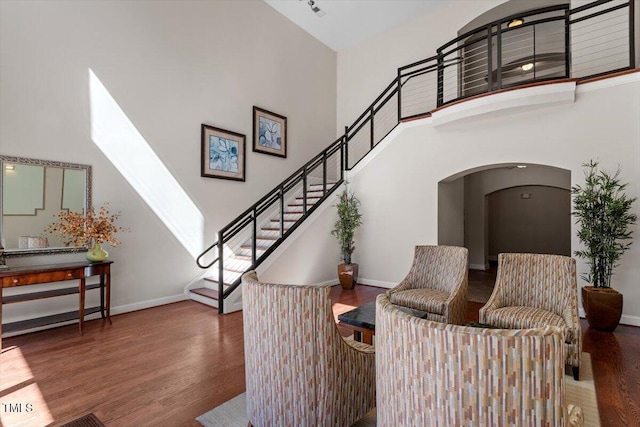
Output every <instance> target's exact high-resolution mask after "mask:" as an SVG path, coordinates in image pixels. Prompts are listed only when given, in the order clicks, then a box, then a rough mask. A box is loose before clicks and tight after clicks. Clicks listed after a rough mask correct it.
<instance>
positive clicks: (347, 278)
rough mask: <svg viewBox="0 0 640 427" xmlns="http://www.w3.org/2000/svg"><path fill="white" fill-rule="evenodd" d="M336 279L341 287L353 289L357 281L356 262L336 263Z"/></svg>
mask: <svg viewBox="0 0 640 427" xmlns="http://www.w3.org/2000/svg"><path fill="white" fill-rule="evenodd" d="M338 280H339V281H340V285H341V286H342V289H353V288H354V287H355V286H356V283H357V282H358V264H355V263H353V264H340V265H338Z"/></svg>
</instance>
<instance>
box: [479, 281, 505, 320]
mask: <svg viewBox="0 0 640 427" xmlns="http://www.w3.org/2000/svg"><path fill="white" fill-rule="evenodd" d="M497 286H498V285H497V284H496V285H495V286H494V288H493V292H491V296H490V297H489V300H488V301H487V303H486V304H485V305H483V306H482V307H481V308H480V312H479V321H480V323H485V318H484V316H485V313H487V312H489V311H493V310H496V309H498V308H500V307H502V301H501V298H500V296H499V295H498V293H497V292H496V287H497Z"/></svg>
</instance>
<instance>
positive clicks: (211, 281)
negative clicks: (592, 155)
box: [190, 0, 635, 313]
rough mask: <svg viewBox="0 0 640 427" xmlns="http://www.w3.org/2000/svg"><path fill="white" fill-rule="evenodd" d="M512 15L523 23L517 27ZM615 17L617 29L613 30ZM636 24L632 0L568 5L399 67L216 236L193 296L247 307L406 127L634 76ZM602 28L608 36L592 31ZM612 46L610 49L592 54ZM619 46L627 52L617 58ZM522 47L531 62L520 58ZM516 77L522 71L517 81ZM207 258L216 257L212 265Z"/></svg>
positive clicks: (479, 32) (497, 24)
mask: <svg viewBox="0 0 640 427" xmlns="http://www.w3.org/2000/svg"><path fill="white" fill-rule="evenodd" d="M514 18H518V19H519V20H520V21H521V24H519V25H517V26H510V22H511V20H512V19H514ZM614 18H615V24H610V23H609V21H611V20H612V19H614ZM633 20H634V8H633V0H628V1H623V2H622V3H620V0H616V1H613V0H598V1H595V2H593V3H589V4H586V5H583V6H580V7H577V8H574V9H569V6H568V5H566V4H563V5H555V6H549V7H545V8H541V9H536V10H531V11H528V12H526V13H520V14H518V15H517V16H511V17H505V18H503V19H500V20H497V21H494V22H492V23H491V24H488V25H485V26H483V27H480V28H477V29H475V30H472V31H469V32H467V33H465V34H463V35H461V36H459V37H457V38H456V39H454V40H452V41H450V42H448V43H446V44H445V45H443V46H442V47H440V48H439V49H438V50H437V54H436V55H435V56H432V57H430V58H427V59H424V60H422V61H418V62H414V63H413V64H409V65H406V66H404V67H400V68H398V75H397V77H396V78H395V79H393V80H392V81H391V83H390V84H389V85H388V86H387V87H386V88H385V90H384V91H383V92H382V93H381V94H380V95H379V96H378V97H377V98H376V100H375V101H374V102H373V103H372V104H371V105H370V106H369V107H368V108H367V109H366V110H365V111H364V112H363V113H362V114H361V115H360V117H358V119H357V120H356V121H355V122H354V123H353V124H352V125H351V126H348V127H345V132H344V135H342V136H341V137H340V138H339V139H337V140H336V141H335V142H333V143H332V144H331V145H329V146H328V147H327V148H326V149H324V150H323V151H322V152H320V153H319V154H318V155H316V156H315V157H314V158H312V159H311V160H310V161H309V162H307V163H306V164H305V165H304V166H302V167H301V168H300V169H298V170H297V171H296V172H295V173H293V174H292V175H291V176H289V177H288V178H287V179H286V180H284V181H283V182H282V183H280V184H279V185H278V186H277V187H276V188H274V189H273V190H271V191H270V192H269V193H268V194H267V195H265V196H264V197H263V198H262V199H260V200H259V201H258V202H257V203H255V204H254V205H253V206H251V207H250V208H249V209H247V210H246V211H245V212H243V213H242V214H241V215H239V216H238V217H237V218H235V219H234V220H233V221H231V222H230V223H229V224H228V225H227V226H226V227H224V228H223V229H222V230H220V231H219V232H218V236H217V241H216V243H214V244H212V245H211V246H209V247H208V248H207V249H206V250H205V251H204V252H203V253H202V254H201V255H200V256H199V257H198V258H197V260H196V263H197V264H198V266H199V267H201V268H203V269H207V270H209V269H211V268H212V267H214V266H215V267H214V268H213V271H212V274H211V275H207V277H206V278H204V279H203V280H202V283H200V285H199V286H197V287H196V288H195V289H190V294H191V295H192V298H193V299H195V300H198V301H200V302H203V303H205V304H209V305H212V306H214V307H217V308H218V312H219V313H225V300H226V299H227V298H229V297H232V298H231V301H230V302H233V303H235V304H236V306H235V307H234V308H235V309H239V308H238V307H241V295H239V293H237V292H236V293H235V294H234V290H235V289H237V287H238V286H239V285H240V277H241V276H242V274H243V273H244V272H245V271H247V270H250V269H254V268H256V267H257V266H258V265H260V263H262V262H263V261H264V260H265V259H266V258H267V257H268V256H269V255H270V254H271V253H272V252H273V251H274V250H275V249H276V248H277V247H278V246H279V245H280V244H281V243H282V242H283V241H284V240H285V239H286V238H287V237H288V236H290V235H291V233H292V232H293V231H294V230H295V229H296V228H297V227H298V226H299V225H300V224H301V223H302V222H303V221H304V220H305V219H306V218H308V217H309V215H311V214H312V213H313V211H314V210H315V209H316V208H318V206H320V205H321V204H322V203H323V202H324V201H325V200H326V199H327V198H328V197H329V196H330V195H331V194H332V193H333V192H334V191H335V190H336V189H337V188H338V187H339V186H340V185H341V184H342V183H343V181H344V173H345V171H349V170H351V169H353V168H354V167H355V166H356V165H357V164H358V162H360V160H362V159H363V158H364V157H365V156H366V155H367V154H368V153H369V152H371V150H373V149H374V148H375V147H376V146H377V145H378V144H379V143H380V142H381V141H382V140H383V139H384V138H386V137H387V135H389V133H391V131H392V130H393V129H394V128H395V127H396V126H397V125H398V124H399V123H401V122H403V121H409V120H413V119H417V118H422V117H429V116H431V113H432V112H434V111H436V110H439V109H440V108H441V107H443V106H445V105H451V104H454V103H457V102H459V101H461V100H463V99H464V100H467V99H471V98H474V97H481V96H484V95H485V94H487V93H491V92H496V91H503V90H505V89H507V88H515V87H518V86H523V85H533V84H536V83H539V82H540V81H543V80H552V79H566V78H575V79H578V80H586V79H589V78H594V77H598V76H602V75H606V74H611V73H615V72H623V71H625V70H633V69H634V67H635V57H634V53H635V49H634V45H633V40H634V33H633V31H634V27H633ZM550 23H553V24H554V26H553V28H554V32H553V34H546V35H547V37H546V40H544V41H545V43H542V42H540V40H542V39H543V37H538V42H540V43H537V42H536V38H535V37H533V38H532V37H531V34H535V32H536V30H538V31H539V33H540V34H544V33H545V31H546V32H547V33H548V32H549V31H548V30H545V28H546V27H545V26H548V24H550ZM603 24H606V28H608V30H607V31H598V32H595V31H593V29H594V28H601V27H602V26H603ZM551 36H553V37H551ZM523 40H524V41H523ZM494 41H496V43H494ZM523 43H524V44H523ZM605 43H606V44H607V46H609V48H608V49H603V50H599V51H598V50H594V51H590V50H589V49H585V48H584V46H585V45H590V44H591V45H593V44H596V45H603V44H605ZM614 47H615V51H616V52H620V53H619V54H616V55H612V54H610V52H611V51H613V50H614V49H613V48H614ZM523 49H524V51H525V53H526V55H525V56H523V57H518V56H517V55H519V53H518V52H520V51H522V50H523ZM548 51H553V52H555V53H554V54H553V55H552V56H553V58H552V59H553V61H554V62H553V64H551V66H550V65H549V64H546V65H545V63H544V62H545V61H543V59H545V60H546V62H549V61H550V59H549V58H550V57H549V58H548V56H549V55H548ZM514 55H515V56H514ZM545 55H547V56H545ZM492 58H494V59H493V60H492ZM521 62H522V64H521ZM483 63H484V64H485V65H484V66H483V65H474V66H471V64H483ZM521 65H522V67H520V66H521ZM524 65H526V66H527V67H526V68H525V67H524ZM514 67H515V68H514ZM545 67H546V68H545ZM513 70H517V73H516V75H517V78H516V79H515V80H514V77H513V76H512V74H513V72H512V71H513ZM550 70H551V71H550ZM510 73H511V74H510ZM205 257H208V258H211V257H213V259H212V260H210V261H209V262H205V261H204V258H205Z"/></svg>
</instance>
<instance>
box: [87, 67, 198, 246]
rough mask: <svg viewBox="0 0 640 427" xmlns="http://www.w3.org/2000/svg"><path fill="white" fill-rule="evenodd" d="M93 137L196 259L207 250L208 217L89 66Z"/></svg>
mask: <svg viewBox="0 0 640 427" xmlns="http://www.w3.org/2000/svg"><path fill="white" fill-rule="evenodd" d="M89 95H90V104H91V139H92V140H93V142H94V143H95V144H96V145H97V146H98V148H100V150H102V152H103V153H104V154H105V155H106V156H107V158H108V159H109V160H110V161H111V163H113V165H114V166H115V167H116V169H118V171H119V172H120V173H121V174H122V176H123V177H124V178H125V179H126V180H127V181H128V182H129V184H131V186H132V187H133V188H134V189H135V190H136V191H137V192H138V194H139V195H140V197H142V199H143V200H144V201H145V202H146V203H147V205H149V207H150V208H151V209H152V210H153V212H155V214H156V215H157V216H158V218H160V220H161V221H162V222H163V223H164V224H165V225H166V226H167V228H168V229H169V230H170V231H171V233H173V235H174V236H175V237H176V239H178V241H179V242H180V243H181V244H182V246H184V248H185V249H186V250H187V251H188V252H189V254H191V256H193V257H194V258H195V257H197V256H198V254H199V253H200V252H201V251H202V249H203V236H204V216H203V215H202V213H201V212H200V210H199V209H198V208H197V207H196V205H195V204H194V203H193V201H192V200H191V198H189V196H188V195H187V193H186V192H185V191H184V190H183V189H182V187H181V186H180V184H178V181H176V179H175V178H174V177H173V175H172V174H171V172H169V170H168V169H167V167H166V166H165V165H164V164H163V163H162V161H161V160H160V158H159V157H158V156H157V155H156V153H155V152H154V151H153V149H152V148H151V147H150V146H149V144H148V143H147V141H146V140H145V139H144V137H143V136H142V135H141V134H140V132H138V129H136V127H135V126H134V125H133V123H132V122H131V120H129V118H128V117H127V115H126V114H125V113H124V111H123V110H122V109H121V108H120V106H119V105H118V103H117V102H116V101H115V100H114V99H113V97H112V96H111V94H110V93H109V91H108V90H107V89H106V88H105V86H104V85H103V84H102V82H101V81H100V80H99V79H98V77H97V76H96V75H95V74H94V73H93V71H92V70H91V69H89Z"/></svg>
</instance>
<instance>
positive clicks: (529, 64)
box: [520, 62, 533, 71]
mask: <svg viewBox="0 0 640 427" xmlns="http://www.w3.org/2000/svg"><path fill="white" fill-rule="evenodd" d="M520 68H522V71H531V70H532V69H533V62H527V63H526V64H524V65H522V67H520Z"/></svg>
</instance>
